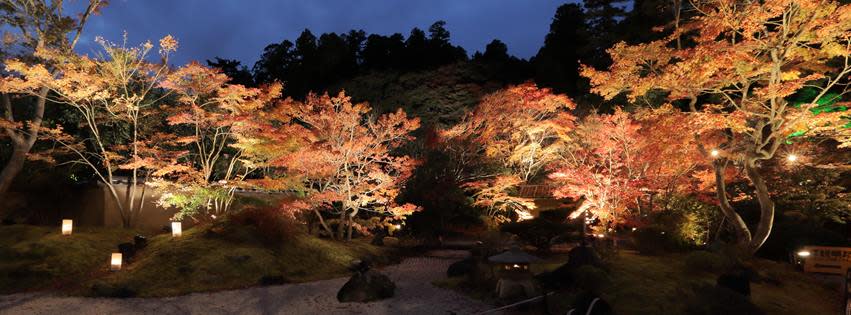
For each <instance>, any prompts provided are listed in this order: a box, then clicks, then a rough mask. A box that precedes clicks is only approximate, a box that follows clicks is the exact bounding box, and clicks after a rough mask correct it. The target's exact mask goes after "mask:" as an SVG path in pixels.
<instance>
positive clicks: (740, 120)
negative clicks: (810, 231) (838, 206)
mask: <svg viewBox="0 0 851 315" xmlns="http://www.w3.org/2000/svg"><path fill="white" fill-rule="evenodd" d="M692 6H693V10H694V11H695V12H696V13H697V14H696V16H695V17H693V18H691V19H689V20H686V21H682V24H681V25H679V28H678V29H676V30H675V31H674V33H673V34H672V35H670V36H668V37H667V38H665V39H662V40H659V41H654V42H649V43H645V44H638V45H628V44H625V43H619V44H617V45H615V46H614V47H612V48H611V49H609V54H610V55H611V57H612V60H613V64H612V65H611V66H610V67H609V69H608V70H607V71H597V70H594V69H592V68H589V67H585V68H584V69H583V74H584V75H585V76H586V77H588V78H590V80H591V83H592V85H593V91H594V92H595V93H598V94H600V95H602V96H604V97H606V98H608V99H612V98H614V97H616V96H618V95H620V94H621V93H624V92H626V94H627V96H628V98H629V99H630V100H632V101H639V102H638V103H641V100H643V99H644V98H643V97H644V96H647V95H650V94H653V93H657V94H658V93H663V95H665V96H666V97H667V99H668V100H669V101H670V102H673V103H676V104H683V107H685V108H687V110H688V111H689V114H688V115H689V119H688V120H686V121H684V123H686V124H688V125H689V126H690V128H691V133H692V134H693V135H694V137H695V142H696V146H697V147H698V149H699V150H700V151H701V152H703V158H702V159H703V160H704V161H707V162H709V163H711V164H712V166H713V169H714V171H713V172H714V174H715V185H716V192H717V194H716V197H717V199H718V202H719V205H720V208H721V211H722V213H723V214H724V215H725V216H726V218H727V220H726V222H728V223H729V224H731V225H732V227H733V229H734V230H735V234H736V237H737V239H738V243H739V245H740V246H741V247H742V248H743V249H745V250H747V251H749V252H751V253H753V252H755V251H757V250H758V249H759V248H760V247H761V246H762V244H763V243H764V242H765V240H766V239H767V238H768V236H769V235H770V233H771V229H772V226H773V222H774V213H775V209H774V202H773V201H772V197H771V193H770V192H769V190H768V186H767V185H766V183H765V179H764V176H763V172H764V171H763V169H762V168H763V164H765V163H767V162H770V161H772V160H774V159H775V158H776V157H777V156H778V155H779V156H780V157H782V158H785V157H786V155H787V154H785V153H784V150H783V148H784V145H786V143H787V142H791V141H792V140H794V139H790V136H793V135H802V134H806V132H807V131H808V130H810V129H815V128H818V127H820V126H821V125H823V124H824V123H825V120H823V119H821V118H820V117H819V116H818V115H815V111H812V110H811V109H813V108H814V107H816V106H819V105H820V104H825V101H826V99H828V98H835V97H836V95H841V94H844V93H845V92H846V91H847V89H848V77H849V74H851V63H849V58H851V57H849V56H851V49H849V47H851V42H849V40H851V6H849V5H840V4H838V3H837V2H835V1H815V0H802V1H798V0H796V1H791V0H768V1H733V0H713V1H695V2H693V3H692ZM675 42H681V47H680V48H675V47H677V45H675ZM805 87H807V88H811V89H815V90H816V91H817V92H816V93H814V95H813V96H812V97H809V99H807V100H806V101H805V102H803V104H796V103H794V102H791V101H790V99H791V98H793V97H794V95H795V94H796V93H797V92H799V91H801V90H802V89H804V88H805ZM838 105H840V104H837V103H833V105H831V106H838ZM729 167H740V168H742V169H743V170H744V174H745V176H746V177H747V179H748V181H749V182H750V183H751V185H752V186H753V189H754V191H755V195H756V199H757V200H758V202H759V205H760V219H759V222H758V223H757V224H756V225H755V226H754V227H753V230H751V228H750V227H749V226H748V225H747V224H746V223H745V221H744V220H743V219H742V217H741V215H740V214H739V213H738V212H737V211H736V210H735V209H734V208H733V206H732V205H731V203H730V201H729V197H728V192H727V188H726V182H727V179H726V178H725V176H726V174H727V169H728V168H729Z"/></svg>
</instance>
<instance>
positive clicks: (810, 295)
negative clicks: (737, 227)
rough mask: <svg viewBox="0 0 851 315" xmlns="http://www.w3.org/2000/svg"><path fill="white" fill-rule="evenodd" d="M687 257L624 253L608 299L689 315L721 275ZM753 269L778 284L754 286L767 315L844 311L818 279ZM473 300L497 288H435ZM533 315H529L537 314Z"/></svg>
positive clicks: (788, 269) (445, 283)
mask: <svg viewBox="0 0 851 315" xmlns="http://www.w3.org/2000/svg"><path fill="white" fill-rule="evenodd" d="M685 257H686V254H668V255H663V256H644V255H639V254H637V253H635V252H632V251H626V250H622V251H620V252H619V253H618V254H617V255H615V256H613V257H611V258H610V260H609V263H608V269H609V279H610V283H609V285H608V286H606V287H605V288H604V289H603V296H604V298H605V299H606V301H608V302H609V303H610V304H611V305H612V306H613V307H614V309H615V312H616V314H619V315H631V314H635V315H638V314H688V313H689V312H688V311H687V310H686V307H687V304H688V301H690V300H692V299H694V298H695V294H696V293H695V289H696V288H699V287H701V286H704V287H705V286H714V285H715V281H716V278H717V276H718V274H717V273H712V272H700V271H698V272H695V271H692V270H690V269H689V268H688V267H687V266H686V263H685V261H686V259H685ZM566 261H567V257H566V255H554V256H551V257H548V258H546V259H545V260H544V261H543V262H541V263H539V264H537V265H533V268H532V271H533V272H534V273H540V272H543V271H549V270H553V269H555V268H557V267H559V266H560V265H561V264H563V263H564V262H566ZM750 264H751V267H752V268H753V269H755V270H757V271H758V272H759V273H760V274H761V275H762V276H763V277H765V278H770V279H773V280H776V281H774V282H773V281H760V282H752V283H751V301H752V302H753V303H754V304H755V305H757V306H758V307H759V308H760V309H761V310H762V311H763V312H764V313H765V314H772V315H773V314H781V315H787V314H788V315H799V314H808V315H810V314H813V315H815V314H838V313H840V311H841V309H842V307H843V306H844V305H843V303H842V301H841V296H842V295H841V292H839V291H838V288H833V287H828V286H827V285H825V284H824V283H823V282H822V281H820V280H818V279H815V278H814V277H812V276H810V275H807V274H803V273H801V272H799V271H796V270H795V269H794V268H793V267H792V266H790V265H788V264H782V263H776V262H773V261H768V260H762V259H756V260H754V261H752V262H750ZM434 284H435V285H437V286H439V287H443V288H447V289H453V290H457V291H460V292H463V293H464V294H467V295H469V296H471V297H473V298H476V299H480V300H484V301H487V302H492V303H494V302H496V300H495V299H494V297H493V293H492V292H493V291H492V289H493V288H473V287H472V286H471V284H470V283H468V282H466V281H464V279H463V278H451V279H446V280H439V281H435V282H434ZM575 293H576V292H562V293H557V294H556V295H555V296H552V297H550V298H548V301H549V303H550V312H551V313H554V314H564V313H566V312H567V311H568V310H569V309H570V308H571V307H572V304H573V302H572V300H573V298H574V297H575ZM536 311H540V310H537V309H536V310H533V311H530V312H529V313H530V314H536V313H535V312H536Z"/></svg>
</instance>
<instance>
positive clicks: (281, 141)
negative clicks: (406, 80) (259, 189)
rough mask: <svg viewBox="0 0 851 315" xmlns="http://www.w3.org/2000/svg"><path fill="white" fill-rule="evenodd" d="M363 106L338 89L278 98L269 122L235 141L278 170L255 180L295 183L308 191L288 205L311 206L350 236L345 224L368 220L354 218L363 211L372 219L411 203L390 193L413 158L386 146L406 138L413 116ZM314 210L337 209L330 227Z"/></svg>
mask: <svg viewBox="0 0 851 315" xmlns="http://www.w3.org/2000/svg"><path fill="white" fill-rule="evenodd" d="M369 112H370V108H369V106H368V105H367V104H365V103H358V104H353V103H352V102H351V99H350V98H349V97H348V96H346V95H345V94H344V93H342V92H341V93H340V94H339V95H337V96H334V97H331V96H328V95H327V94H325V95H321V96H319V95H315V94H310V95H308V96H307V98H306V100H305V101H304V102H301V101H296V100H293V99H287V100H285V101H283V102H282V103H281V104H279V105H278V106H276V107H275V108H274V109H273V110H272V112H271V113H270V119H271V122H270V123H269V124H268V125H267V126H266V127H264V128H261V129H258V130H257V131H258V134H257V135H256V137H255V138H247V139H246V141H244V142H243V144H244V145H246V146H248V147H249V148H248V150H246V153H249V154H254V155H255V156H258V157H261V158H259V159H257V160H264V161H266V163H267V165H268V166H269V167H272V168H276V169H279V170H280V173H278V174H279V176H272V177H268V178H266V179H263V180H260V181H257V183H258V184H261V185H264V186H266V187H292V183H294V182H298V183H301V185H303V189H304V190H306V191H307V194H308V196H307V198H306V199H305V200H303V201H298V202H296V203H294V204H291V205H289V207H299V208H301V209H305V210H311V211H313V213H314V214H315V215H316V217H317V219H318V220H319V221H320V224H321V225H322V227H323V228H324V229H325V231H326V232H327V233H329V235H332V236H335V237H336V238H338V239H343V238H345V239H347V240H350V239H351V237H352V229H353V228H356V227H357V228H360V229H361V230H366V229H367V228H368V226H364V225H363V224H358V223H356V222H355V221H354V219H355V218H356V217H357V216H358V215H359V214H361V213H363V212H365V213H366V214H369V213H372V214H373V218H372V221H370V223H371V224H372V225H375V226H382V225H387V224H390V222H391V221H394V220H397V221H398V220H402V219H404V217H405V216H407V215H409V214H411V213H413V212H414V211H416V210H418V208H417V207H415V206H413V205H410V204H405V205H398V204H396V202H395V198H396V196H397V195H398V193H399V190H400V188H401V187H402V185H404V183H405V181H406V180H407V179H408V177H409V176H410V175H411V172H412V170H413V168H414V166H415V165H416V161H415V160H414V159H412V158H410V157H408V156H404V155H395V154H394V153H393V152H394V150H395V149H397V148H399V146H401V145H402V144H404V143H405V142H407V141H410V140H411V139H412V138H411V136H410V135H409V133H410V132H411V131H413V130H415V129H417V128H418V127H419V120H418V119H409V118H407V117H406V115H405V113H404V112H403V111H402V110H398V111H397V112H395V113H390V114H386V115H382V116H380V117H377V118H371V117H369ZM282 135H287V136H282ZM282 148H283V149H282ZM321 210H330V211H335V212H337V213H338V214H339V221H338V225H337V232H336V233H334V232H332V231H331V228H330V226H329V225H328V223H327V222H326V221H325V219H324V218H323V216H322V213H321Z"/></svg>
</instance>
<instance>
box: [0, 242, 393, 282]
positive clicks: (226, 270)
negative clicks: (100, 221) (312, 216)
mask: <svg viewBox="0 0 851 315" xmlns="http://www.w3.org/2000/svg"><path fill="white" fill-rule="evenodd" d="M54 230H56V231H54ZM134 234H135V233H134V231H131V230H122V229H104V228H91V229H82V230H81V231H75V233H74V235H72V236H71V237H63V236H61V235H59V233H58V228H55V229H54V228H45V227H36V226H26V225H15V226H4V227H0V245H2V247H0V290H2V292H3V293H12V292H21V291H27V290H33V289H45V288H53V289H59V290H61V291H63V292H67V293H70V294H73V295H94V296H120V297H126V296H142V297H152V296H172V295H181V294H187V293H192V292H204V291H215V290H224V289H236V288H244V287H249V286H255V285H259V284H270V283H286V282H304V281H312V280H318V279H327V278H333V277H338V276H345V275H347V274H348V270H347V268H348V266H349V265H350V263H351V262H352V261H353V260H355V259H365V258H366V259H371V260H372V261H374V262H375V263H377V264H386V263H391V262H394V261H395V260H396V256H395V255H393V254H394V253H393V252H390V250H388V249H386V248H380V247H375V246H372V245H369V244H368V243H366V242H362V241H352V242H348V243H343V242H336V241H331V240H325V239H319V238H316V237H312V236H308V235H305V234H297V235H294V236H292V237H289V238H287V239H286V240H284V241H282V242H279V243H276V244H271V243H270V242H268V241H264V240H263V239H262V237H261V236H260V234H259V233H257V232H256V231H255V230H254V229H253V228H252V227H250V226H240V225H233V226H231V225H216V226H202V227H196V228H192V229H188V230H185V231H184V233H183V236H181V237H179V238H173V237H172V236H171V235H170V234H160V235H156V236H153V237H149V239H148V245H147V247H146V248H145V249H143V250H141V251H139V252H138V253H137V254H136V255H135V257H133V259H132V260H129V261H126V260H125V265H124V267H123V268H122V270H120V271H118V272H109V271H108V270H107V269H108V262H109V253H111V252H114V251H116V249H117V247H116V246H117V244H119V243H123V242H131V241H132V238H133V235H134ZM60 281H61V283H64V284H67V285H62V286H59V285H56V284H55V283H58V282H60Z"/></svg>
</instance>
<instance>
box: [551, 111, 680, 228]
mask: <svg viewBox="0 0 851 315" xmlns="http://www.w3.org/2000/svg"><path fill="white" fill-rule="evenodd" d="M682 118H683V117H682V116H681V115H679V113H677V112H675V111H674V110H672V109H671V108H670V107H663V108H659V109H639V110H637V111H636V112H635V113H629V112H626V111H624V110H622V109H620V108H617V109H616V110H615V112H614V113H612V114H590V115H588V116H586V117H584V118H583V119H582V120H581V121H580V123H578V125H577V127H576V129H575V130H574V131H573V132H572V133H571V134H570V137H571V139H572V140H571V141H570V142H569V143H568V145H569V147H568V149H567V150H565V151H564V153H563V157H562V158H561V159H560V160H558V161H556V162H554V163H553V165H552V169H553V172H552V173H550V174H549V177H550V179H552V181H553V183H554V184H555V190H554V191H553V195H554V196H555V197H557V198H573V199H581V200H582V203H581V204H580V206H579V207H578V208H577V209H576V210H575V211H574V212H572V213H571V217H573V218H576V217H578V216H579V215H584V216H585V217H586V218H589V219H592V220H599V221H600V222H601V224H600V227H601V228H608V227H615V226H617V225H618V224H621V223H624V222H625V221H626V220H628V219H633V218H636V217H638V214H639V213H636V211H635V210H638V211H641V210H642V209H640V206H641V203H640V200H641V199H642V198H644V197H645V196H653V195H655V194H662V195H663V197H670V196H671V195H672V194H675V193H680V192H683V191H684V190H685V189H687V188H689V183H690V182H691V181H692V177H691V174H692V173H693V172H694V171H695V169H696V163H695V162H693V161H690V160H689V159H688V157H690V156H693V155H694V153H695V151H696V150H693V149H692V150H689V149H688V148H689V146H688V144H690V142H691V139H692V138H691V136H690V135H688V134H684V133H682V131H681V130H679V129H680V128H681V127H682ZM652 210H653V209H652V208H650V209H644V211H652Z"/></svg>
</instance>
